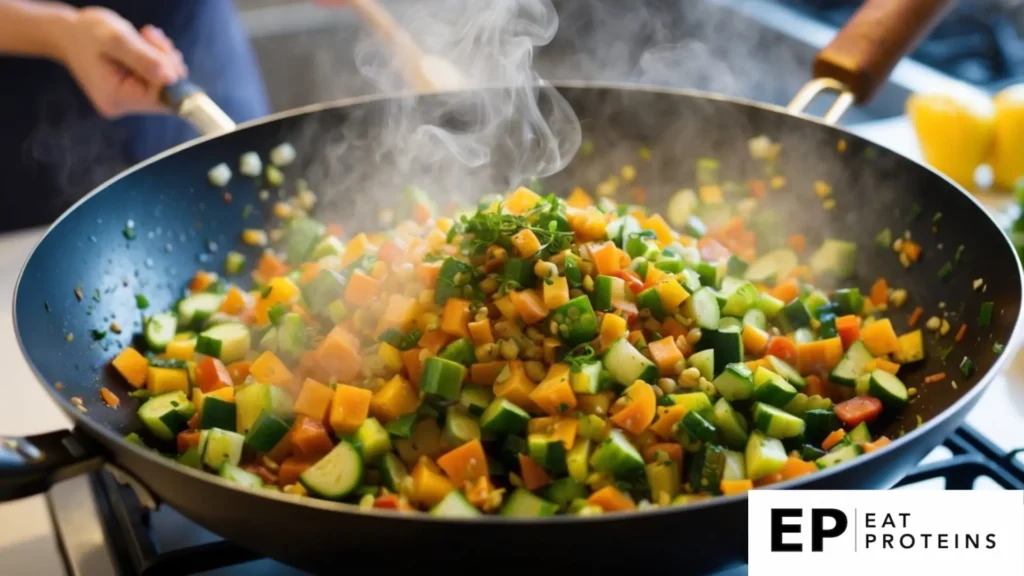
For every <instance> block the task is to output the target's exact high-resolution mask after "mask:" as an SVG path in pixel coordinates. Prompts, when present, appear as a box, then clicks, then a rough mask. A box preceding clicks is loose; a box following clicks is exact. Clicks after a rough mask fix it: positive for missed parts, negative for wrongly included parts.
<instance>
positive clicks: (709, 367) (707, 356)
mask: <svg viewBox="0 0 1024 576" xmlns="http://www.w3.org/2000/svg"><path fill="white" fill-rule="evenodd" d="M688 364H689V365H690V366H691V367H693V368H696V369H697V370H699V371H700V375H701V376H703V377H704V378H705V379H706V380H708V381H709V382H711V381H714V380H715V349H714V348H708V349H707V350H701V351H700V352H694V353H693V354H692V355H691V356H690V358H689V360H688Z"/></svg>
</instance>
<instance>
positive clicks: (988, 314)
mask: <svg viewBox="0 0 1024 576" xmlns="http://www.w3.org/2000/svg"><path fill="white" fill-rule="evenodd" d="M993 307H995V304H994V303H992V302H982V303H981V312H980V313H979V314H978V326H982V327H984V326H988V325H990V324H992V309H993Z"/></svg>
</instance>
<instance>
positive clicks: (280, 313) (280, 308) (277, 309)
mask: <svg viewBox="0 0 1024 576" xmlns="http://www.w3.org/2000/svg"><path fill="white" fill-rule="evenodd" d="M287 313H288V309H287V308H285V307H284V304H281V303H280V302H275V303H274V305H273V306H271V307H270V310H267V318H269V319H270V323H271V324H274V325H275V326H276V325H277V323H278V322H280V321H281V318H284V315H285V314H287Z"/></svg>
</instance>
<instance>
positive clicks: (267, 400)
mask: <svg viewBox="0 0 1024 576" xmlns="http://www.w3.org/2000/svg"><path fill="white" fill-rule="evenodd" d="M292 404H293V402H292V397H291V395H289V394H288V392H287V391H286V390H285V389H284V388H281V387H279V386H273V385H271V384H264V383H262V382H253V383H252V384H246V385H245V386H241V387H239V388H238V389H237V390H235V407H236V414H237V416H238V420H237V422H236V425H235V430H236V431H238V432H241V433H242V434H246V433H248V432H249V429H250V428H252V426H253V424H254V423H255V422H256V420H257V419H258V418H259V417H260V415H261V414H263V413H264V412H267V413H269V414H270V415H272V416H276V417H278V418H280V419H281V420H284V421H288V420H290V419H291V417H292Z"/></svg>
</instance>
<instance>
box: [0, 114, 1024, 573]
mask: <svg viewBox="0 0 1024 576" xmlns="http://www.w3.org/2000/svg"><path fill="white" fill-rule="evenodd" d="M855 131H856V132H859V133H861V134H862V135H864V136H865V137H867V138H869V139H872V140H874V141H876V142H878V143H879V144H880V145H883V146H885V147H888V148H892V149H894V150H897V151H899V152H902V153H903V154H905V155H907V156H910V157H912V158H919V152H918V149H917V143H916V141H915V139H914V136H913V132H912V131H911V129H910V127H909V124H908V122H907V121H906V119H905V118H896V119H892V120H884V121H880V122H873V123H870V124H864V125H861V126H859V127H856V128H855ZM979 197H980V198H981V199H982V201H983V202H985V203H986V205H988V206H989V207H991V208H993V209H994V210H1001V208H1002V206H1003V205H1005V204H1006V203H1007V201H1008V200H1009V198H1008V196H1007V195H1005V194H1004V195H1000V194H991V193H990V194H982V195H979ZM43 232H44V230H42V229H35V230H28V231H24V232H19V233H16V234H9V235H0V301H3V302H11V301H12V298H13V291H14V284H15V281H16V279H17V275H18V273H19V271H20V269H21V266H22V263H23V262H24V261H25V259H26V258H27V257H28V255H29V253H30V252H31V250H32V247H33V246H34V245H35V243H36V241H37V240H38V239H39V237H40V236H41V234H42V233H43ZM1007 353H1009V354H1014V358H1013V359H1012V361H1011V363H1010V365H1009V366H1008V368H1007V369H1006V370H1005V371H1004V373H1003V374H1001V375H999V376H997V378H996V380H995V382H993V384H992V386H991V387H990V388H989V390H988V392H987V393H986V394H985V395H984V396H983V397H982V399H981V401H980V402H979V404H978V406H977V407H976V408H975V409H974V411H973V412H972V413H971V414H970V415H969V416H968V418H967V419H968V422H969V423H970V424H971V425H972V426H974V427H975V428H976V429H977V430H978V431H979V432H981V433H982V434H985V435H986V436H988V437H989V438H990V439H992V440H993V441H994V442H995V443H996V444H997V445H998V446H1000V447H1001V448H1004V449H1007V450H1009V449H1012V448H1016V447H1018V446H1020V445H1022V444H1024V442H1022V439H1024V434H1022V432H1024V354H1022V353H1021V352H1020V350H1019V349H1017V350H1008V351H1007ZM0 365H2V366H4V372H5V374H4V375H5V384H4V386H3V387H2V389H0V434H5V435H26V434H35V433H40V432H45V431H48V430H53V429H57V428H61V427H67V426H68V425H69V421H68V419H67V418H66V417H65V416H64V415H63V414H62V413H61V412H60V411H59V410H58V409H57V408H56V406H55V405H54V404H53V403H52V402H50V400H49V399H48V397H47V396H46V394H45V393H44V392H43V391H42V387H41V386H40V385H39V384H38V383H37V382H36V380H35V377H34V376H33V375H32V373H31V371H30V370H29V368H28V365H27V364H26V363H25V361H24V360H23V358H22V355H21V351H20V349H19V348H18V344H17V341H16V339H15V335H14V329H13V325H12V322H11V307H10V305H6V306H2V307H0ZM101 542H102V535H100V534H97V537H96V546H101ZM28 573H33V574H40V575H50V574H54V575H57V574H63V573H64V569H63V565H62V563H61V560H60V556H59V555H58V553H57V548H56V538H55V536H54V531H53V527H52V525H51V522H50V519H49V516H48V513H47V509H46V502H45V500H44V499H43V497H42V496H36V497H32V498H27V499H24V500H21V501H18V502H13V503H7V504H2V505H0V574H28ZM90 576H93V575H92V574H90Z"/></svg>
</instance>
